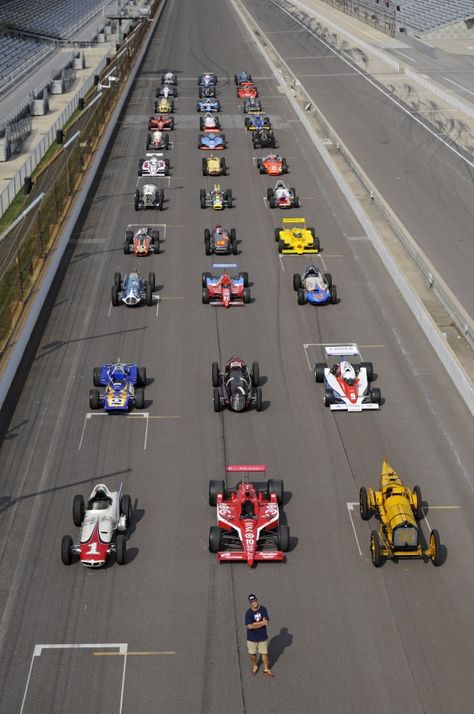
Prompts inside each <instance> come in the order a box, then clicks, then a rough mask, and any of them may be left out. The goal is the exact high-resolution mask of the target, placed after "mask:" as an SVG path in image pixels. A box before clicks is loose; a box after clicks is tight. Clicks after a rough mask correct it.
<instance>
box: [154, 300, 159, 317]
mask: <svg viewBox="0 0 474 714" xmlns="http://www.w3.org/2000/svg"><path fill="white" fill-rule="evenodd" d="M159 312H160V296H159V295H157V296H156V314H155V317H158V315H159Z"/></svg>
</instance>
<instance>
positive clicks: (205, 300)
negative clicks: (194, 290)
mask: <svg viewBox="0 0 474 714" xmlns="http://www.w3.org/2000/svg"><path fill="white" fill-rule="evenodd" d="M202 301H203V303H204V305H209V290H208V289H207V288H203V289H202Z"/></svg>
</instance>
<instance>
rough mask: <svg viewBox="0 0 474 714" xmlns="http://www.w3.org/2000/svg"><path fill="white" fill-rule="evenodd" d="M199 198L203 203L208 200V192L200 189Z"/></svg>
mask: <svg viewBox="0 0 474 714" xmlns="http://www.w3.org/2000/svg"><path fill="white" fill-rule="evenodd" d="M199 198H200V199H201V201H202V199H203V198H206V191H205V189H203V188H200V189H199Z"/></svg>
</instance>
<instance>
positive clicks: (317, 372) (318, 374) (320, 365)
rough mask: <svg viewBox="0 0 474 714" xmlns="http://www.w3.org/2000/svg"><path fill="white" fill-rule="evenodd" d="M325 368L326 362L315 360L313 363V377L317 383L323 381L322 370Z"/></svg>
mask: <svg viewBox="0 0 474 714" xmlns="http://www.w3.org/2000/svg"><path fill="white" fill-rule="evenodd" d="M327 368H328V366H327V364H326V362H316V364H315V365H314V379H315V380H316V382H318V383H319V384H322V383H323V382H324V370H325V369H327Z"/></svg>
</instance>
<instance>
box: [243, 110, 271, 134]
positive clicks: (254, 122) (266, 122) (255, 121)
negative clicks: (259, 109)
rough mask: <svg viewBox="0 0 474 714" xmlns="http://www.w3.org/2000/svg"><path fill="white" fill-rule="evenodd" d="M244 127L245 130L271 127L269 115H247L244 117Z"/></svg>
mask: <svg viewBox="0 0 474 714" xmlns="http://www.w3.org/2000/svg"><path fill="white" fill-rule="evenodd" d="M245 128H246V129H247V131H258V130H259V129H267V130H268V129H271V128H272V123H271V121H270V117H267V116H265V115H264V114H252V115H251V116H249V117H245Z"/></svg>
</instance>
